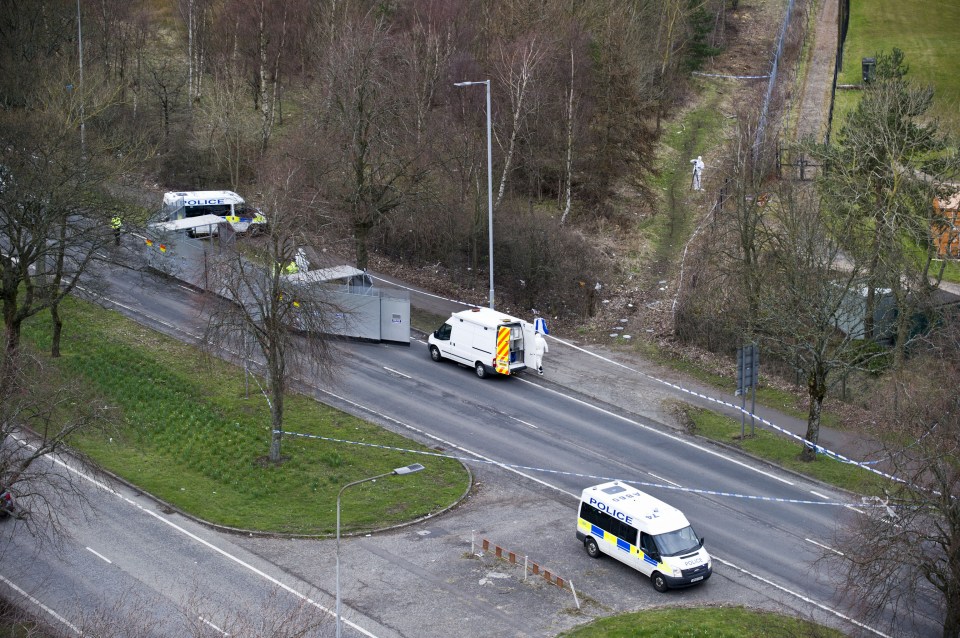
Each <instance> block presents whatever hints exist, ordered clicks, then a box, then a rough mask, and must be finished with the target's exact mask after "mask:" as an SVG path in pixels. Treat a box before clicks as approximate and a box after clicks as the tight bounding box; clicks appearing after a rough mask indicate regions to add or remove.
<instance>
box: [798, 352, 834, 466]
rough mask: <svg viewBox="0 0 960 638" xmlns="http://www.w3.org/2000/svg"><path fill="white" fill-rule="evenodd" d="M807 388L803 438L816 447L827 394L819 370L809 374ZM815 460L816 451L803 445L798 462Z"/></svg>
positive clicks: (822, 375) (823, 379)
mask: <svg viewBox="0 0 960 638" xmlns="http://www.w3.org/2000/svg"><path fill="white" fill-rule="evenodd" d="M807 388H808V390H809V394H810V411H809V413H808V414H807V434H806V436H804V438H805V439H806V440H807V441H809V442H810V443H812V444H813V445H817V444H818V443H819V441H820V414H821V412H822V410H823V398H824V397H825V396H826V394H827V384H826V379H825V375H824V374H823V373H822V372H821V371H820V370H817V371H815V372H811V373H810V378H809V379H808V382H807ZM816 458H817V453H816V451H815V450H814V449H813V448H812V447H810V446H809V445H804V446H803V451H802V452H801V453H800V460H801V461H807V462H810V461H814V460H816Z"/></svg>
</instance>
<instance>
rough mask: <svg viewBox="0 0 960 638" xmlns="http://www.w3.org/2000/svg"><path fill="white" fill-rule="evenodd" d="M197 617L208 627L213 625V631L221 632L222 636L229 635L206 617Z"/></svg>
mask: <svg viewBox="0 0 960 638" xmlns="http://www.w3.org/2000/svg"><path fill="white" fill-rule="evenodd" d="M197 618H199V619H200V622H202V623H203V624H204V625H207V626H208V627H213V629H214V630H215V631H218V632H220V633H221V634H223V635H224V636H229V635H230V634H228V633H227V632H225V631H224V630H222V629H220V628H219V627H217V626H216V625H214V624H213V623H212V622H210V621H209V620H207V619H206V618H204V617H203V616H197Z"/></svg>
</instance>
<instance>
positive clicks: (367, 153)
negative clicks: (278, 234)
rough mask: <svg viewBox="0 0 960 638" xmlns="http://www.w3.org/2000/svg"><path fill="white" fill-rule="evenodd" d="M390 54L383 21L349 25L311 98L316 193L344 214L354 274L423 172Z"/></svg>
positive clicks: (395, 64)
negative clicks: (320, 143)
mask: <svg viewBox="0 0 960 638" xmlns="http://www.w3.org/2000/svg"><path fill="white" fill-rule="evenodd" d="M396 53H397V50H396V47H395V46H394V42H393V41H392V39H391V37H390V35H389V32H388V31H387V27H386V25H385V24H384V23H382V22H380V21H374V19H373V18H370V17H368V18H364V19H362V20H360V21H358V22H355V23H352V24H351V26H350V28H347V29H344V31H343V32H342V33H341V35H340V38H339V39H338V40H337V41H336V42H335V43H334V45H333V48H332V49H331V51H330V53H329V54H328V56H327V61H328V65H327V67H326V69H325V71H326V72H325V77H324V80H325V81H324V84H323V86H321V87H320V95H319V97H318V99H317V100H316V103H317V104H319V105H321V106H320V113H319V121H318V126H317V133H316V134H317V135H318V136H320V137H321V138H323V139H324V140H325V141H326V147H327V150H328V152H327V153H325V155H324V157H322V158H318V159H317V161H318V162H319V163H321V164H323V165H324V168H323V169H322V173H323V175H324V177H323V179H322V180H321V181H320V182H319V183H318V188H320V189H321V191H322V192H323V193H324V194H325V195H326V199H327V200H328V201H330V202H331V203H333V204H334V205H335V206H338V207H340V208H342V210H343V211H344V213H345V220H346V223H347V225H348V227H349V229H350V231H351V232H352V235H353V239H354V245H355V250H356V266H357V268H360V269H366V267H367V262H368V261H369V254H368V249H369V242H370V233H371V232H372V231H373V230H374V229H375V228H377V227H378V226H379V225H380V224H381V223H382V222H383V221H384V220H385V219H386V218H387V217H388V216H389V215H391V214H392V213H393V212H395V211H396V210H398V209H399V208H401V207H402V206H404V205H405V204H406V203H407V202H409V201H410V200H411V199H413V198H415V197H416V196H417V187H418V185H419V183H420V181H421V180H422V179H423V178H424V176H425V174H426V170H425V169H424V167H423V166H421V164H420V160H421V157H420V149H419V148H418V146H417V145H416V139H417V136H416V131H415V128H414V127H412V126H411V125H412V124H415V117H414V115H413V113H411V107H410V104H409V95H410V91H409V87H405V86H403V85H402V83H401V79H402V78H403V77H404V76H403V75H401V74H398V73H396V71H397V69H398V68H399V67H400V66H401V65H400V64H399V62H398V60H397V58H396ZM313 143H314V142H313V141H310V144H311V145H312V144H313ZM303 155H314V156H315V153H309V152H304V153H303Z"/></svg>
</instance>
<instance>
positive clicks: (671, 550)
mask: <svg viewBox="0 0 960 638" xmlns="http://www.w3.org/2000/svg"><path fill="white" fill-rule="evenodd" d="M577 540H579V541H580V542H582V543H583V546H584V547H585V548H586V550H587V554H589V555H590V556H592V557H593V558H599V556H600V555H601V554H607V555H609V556H613V557H614V558H616V559H617V560H618V561H620V562H621V563H625V564H627V565H629V566H630V567H633V568H634V569H636V570H638V571H639V572H641V573H642V574H644V575H645V576H649V577H650V580H651V582H652V583H653V586H654V588H655V589H656V590H657V591H659V592H665V591H667V590H668V589H670V588H672V587H689V586H691V585H696V584H698V583H702V582H704V581H705V580H707V579H708V578H710V574H712V573H713V569H712V563H711V561H710V555H709V554H707V550H706V549H704V547H703V538H700V537H698V536H697V534H696V532H694V531H693V527H691V526H690V522H689V521H688V520H687V517H686V516H684V515H683V513H682V512H681V511H680V510H678V509H677V508H675V507H673V506H671V505H667V504H666V503H664V502H663V501H660V500H657V499H655V498H654V497H652V496H650V495H649V494H646V493H645V492H641V491H640V490H638V489H637V488H635V487H633V486H631V485H627V484H626V483H621V482H619V481H612V482H610V483H603V484H601V485H594V486H593V487H588V488H587V489H585V490H583V494H581V496H580V509H579V512H578V515H577Z"/></svg>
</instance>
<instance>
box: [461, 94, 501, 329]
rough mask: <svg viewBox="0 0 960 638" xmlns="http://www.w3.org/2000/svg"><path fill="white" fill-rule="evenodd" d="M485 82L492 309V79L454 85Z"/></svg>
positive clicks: (488, 232) (491, 299) (491, 294)
mask: <svg viewBox="0 0 960 638" xmlns="http://www.w3.org/2000/svg"><path fill="white" fill-rule="evenodd" d="M474 84H485V85H486V86H487V227H488V231H487V239H488V242H489V245H488V248H487V252H488V253H489V254H490V309H491V310H492V309H493V142H492V141H491V126H490V80H482V81H477V82H454V84H453V85H454V86H472V85H474Z"/></svg>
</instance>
